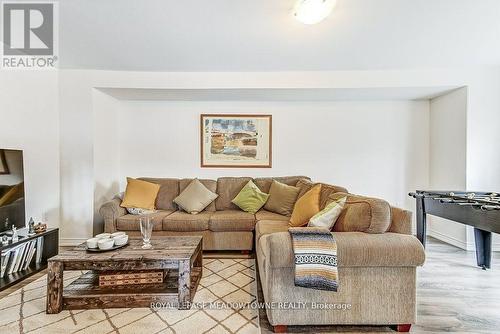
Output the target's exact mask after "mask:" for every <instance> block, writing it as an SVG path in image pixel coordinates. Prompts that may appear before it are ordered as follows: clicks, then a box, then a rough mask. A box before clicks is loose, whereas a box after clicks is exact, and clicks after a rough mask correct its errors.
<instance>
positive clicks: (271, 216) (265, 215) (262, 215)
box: [255, 209, 290, 221]
mask: <svg viewBox="0 0 500 334" xmlns="http://www.w3.org/2000/svg"><path fill="white" fill-rule="evenodd" d="M255 220H257V221H259V220H284V221H289V220H290V217H288V216H283V215H280V214H279V213H275V212H271V211H267V210H264V209H262V210H259V211H258V212H257V213H256V214H255Z"/></svg>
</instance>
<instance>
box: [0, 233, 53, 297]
mask: <svg viewBox="0 0 500 334" xmlns="http://www.w3.org/2000/svg"><path fill="white" fill-rule="evenodd" d="M39 237H43V239H44V240H43V246H42V259H41V261H40V262H39V263H36V254H35V255H34V256H33V259H32V260H31V263H30V265H29V266H28V268H27V269H25V270H20V271H18V272H15V273H12V274H10V275H7V274H6V275H5V276H4V277H2V278H0V291H2V290H4V289H7V288H8V287H11V286H12V285H14V284H16V283H18V282H20V281H22V280H23V279H25V278H28V277H30V276H31V275H34V274H36V273H37V272H40V271H42V270H44V269H46V268H47V259H49V258H51V257H52V256H55V255H57V254H58V253H59V229H58V228H49V229H47V231H45V232H42V233H38V234H36V235H34V236H31V237H28V236H27V237H19V240H18V241H16V242H9V243H8V244H7V245H0V251H4V250H6V249H10V248H13V247H15V246H18V245H21V244H23V243H26V242H29V241H31V240H35V239H37V238H39Z"/></svg>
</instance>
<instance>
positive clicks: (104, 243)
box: [97, 238, 115, 250]
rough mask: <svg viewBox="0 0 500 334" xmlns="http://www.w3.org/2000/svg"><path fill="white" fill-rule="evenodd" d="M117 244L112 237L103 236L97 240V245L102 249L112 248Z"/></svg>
mask: <svg viewBox="0 0 500 334" xmlns="http://www.w3.org/2000/svg"><path fill="white" fill-rule="evenodd" d="M114 245H115V241H114V240H113V239H111V238H101V239H99V241H98V242H97V247H99V249H101V250H106V249H111V248H113V246H114Z"/></svg>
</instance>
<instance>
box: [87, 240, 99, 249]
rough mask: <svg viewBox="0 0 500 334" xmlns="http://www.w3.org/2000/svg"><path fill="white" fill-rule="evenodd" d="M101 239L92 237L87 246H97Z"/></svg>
mask: <svg viewBox="0 0 500 334" xmlns="http://www.w3.org/2000/svg"><path fill="white" fill-rule="evenodd" d="M99 240H100V239H98V238H90V239H88V240H87V248H97V242H98V241H99Z"/></svg>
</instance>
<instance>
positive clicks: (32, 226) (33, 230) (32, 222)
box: [28, 217, 36, 237]
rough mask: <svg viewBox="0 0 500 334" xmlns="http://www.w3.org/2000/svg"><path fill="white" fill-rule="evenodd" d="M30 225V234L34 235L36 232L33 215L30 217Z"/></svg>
mask: <svg viewBox="0 0 500 334" xmlns="http://www.w3.org/2000/svg"><path fill="white" fill-rule="evenodd" d="M28 226H29V230H28V236H30V237H32V236H34V235H35V234H36V233H35V221H34V220H33V217H31V218H30V221H29V223H28Z"/></svg>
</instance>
